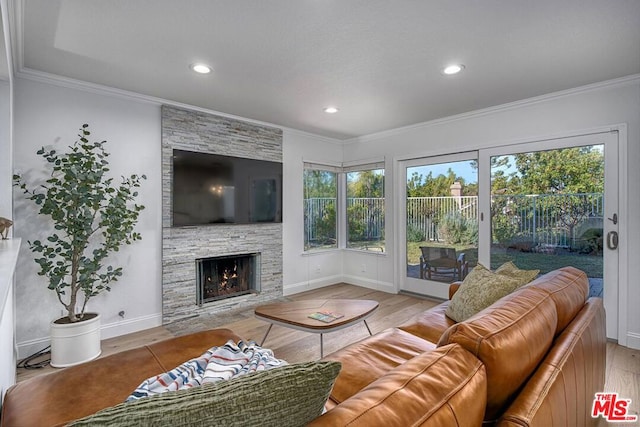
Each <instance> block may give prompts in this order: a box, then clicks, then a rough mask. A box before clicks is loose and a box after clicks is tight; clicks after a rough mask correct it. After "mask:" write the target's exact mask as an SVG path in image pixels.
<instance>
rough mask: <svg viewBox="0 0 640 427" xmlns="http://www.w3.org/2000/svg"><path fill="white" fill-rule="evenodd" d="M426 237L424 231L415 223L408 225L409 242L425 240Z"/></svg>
mask: <svg viewBox="0 0 640 427" xmlns="http://www.w3.org/2000/svg"><path fill="white" fill-rule="evenodd" d="M424 239H425V236H424V231H422V230H421V229H420V228H418V227H416V226H415V225H411V224H410V225H408V226H407V242H423V241H424Z"/></svg>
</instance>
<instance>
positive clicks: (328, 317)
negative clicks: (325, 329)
mask: <svg viewBox="0 0 640 427" xmlns="http://www.w3.org/2000/svg"><path fill="white" fill-rule="evenodd" d="M343 316H344V314H340V313H334V312H332V311H316V312H315V313H311V314H310V315H309V317H310V318H312V319H316V320H319V321H321V322H324V323H331V322H333V321H334V320H336V319H339V318H341V317H343Z"/></svg>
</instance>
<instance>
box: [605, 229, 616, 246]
mask: <svg viewBox="0 0 640 427" xmlns="http://www.w3.org/2000/svg"><path fill="white" fill-rule="evenodd" d="M607 247H608V248H609V249H611V250H615V249H618V232H617V231H610V232H608V233H607Z"/></svg>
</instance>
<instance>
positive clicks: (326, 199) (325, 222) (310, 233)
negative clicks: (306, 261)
mask: <svg viewBox="0 0 640 427" xmlns="http://www.w3.org/2000/svg"><path fill="white" fill-rule="evenodd" d="M339 170H340V169H339V168H336V167H333V166H327V165H317V164H312V163H305V164H304V174H303V178H304V186H303V187H304V188H303V191H304V196H303V198H304V250H305V251H309V250H314V249H332V248H337V247H338V239H337V228H338V227H337V224H338V223H337V198H338V172H339Z"/></svg>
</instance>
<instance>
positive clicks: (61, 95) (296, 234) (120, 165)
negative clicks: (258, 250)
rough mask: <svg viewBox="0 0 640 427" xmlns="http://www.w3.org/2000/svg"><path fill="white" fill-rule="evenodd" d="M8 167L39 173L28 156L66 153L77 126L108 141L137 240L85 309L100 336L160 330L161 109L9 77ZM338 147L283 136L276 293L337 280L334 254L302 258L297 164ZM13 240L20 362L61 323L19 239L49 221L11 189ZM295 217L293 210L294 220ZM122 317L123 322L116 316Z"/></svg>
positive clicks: (323, 157)
mask: <svg viewBox="0 0 640 427" xmlns="http://www.w3.org/2000/svg"><path fill="white" fill-rule="evenodd" d="M15 99H16V114H15V124H14V127H15V144H14V169H15V170H16V171H18V172H20V173H23V174H26V176H27V177H36V176H42V172H41V168H42V166H43V163H42V159H41V158H40V157H39V156H37V155H36V154H35V153H36V150H38V149H39V148H40V147H42V146H43V145H44V146H47V145H54V146H56V147H61V148H64V147H66V145H69V144H71V143H72V142H73V141H75V137H76V135H77V129H78V128H79V127H80V126H81V125H82V124H83V123H89V124H90V129H91V132H92V136H95V137H96V138H97V139H100V140H103V139H104V140H107V149H108V151H109V152H110V153H111V157H110V162H111V167H112V171H113V172H114V175H115V176H119V175H120V174H129V173H140V174H141V173H144V174H146V175H147V177H148V179H147V180H146V181H145V182H144V183H143V187H142V189H141V190H140V199H139V200H140V202H141V203H142V204H144V205H145V207H146V209H145V210H144V211H143V212H142V214H141V217H140V223H139V225H138V230H139V231H140V232H141V233H142V241H139V242H135V243H134V244H133V245H130V246H127V247H125V248H123V249H122V250H121V253H120V254H118V257H117V260H118V261H120V262H121V263H122V266H123V267H124V275H123V277H122V278H121V279H120V280H119V282H117V283H115V284H114V286H113V287H112V291H111V292H110V293H106V294H103V295H101V296H99V297H96V298H95V299H93V300H92V302H90V308H93V309H94V310H95V311H99V312H100V313H101V314H102V316H103V319H102V325H103V327H102V337H103V338H108V337H112V336H118V335H121V334H125V333H129V332H133V331H135V330H140V329H145V328H149V327H153V326H157V325H160V324H161V317H162V300H161V296H162V289H161V287H162V280H161V273H162V261H161V259H162V258H161V251H162V228H161V201H162V193H161V155H160V153H161V135H160V130H161V126H160V117H161V116H160V106H159V104H157V103H151V102H149V103H146V102H142V101H140V100H138V99H134V98H126V97H124V96H116V95H109V94H102V93H98V92H97V91H95V92H89V91H86V90H79V89H71V88H68V87H62V86H58V85H53V84H49V83H42V82H36V81H32V80H26V79H17V80H16V96H15ZM341 157H342V146H341V145H340V144H339V143H337V142H336V141H334V140H331V139H328V138H322V137H317V136H314V135H310V134H307V133H303V132H297V131H285V132H284V136H283V162H284V172H283V173H284V177H283V187H284V193H283V212H284V215H283V228H284V230H285V231H284V236H283V241H284V254H283V257H284V260H283V262H284V274H283V276H284V277H283V279H284V289H285V293H291V292H297V291H300V290H305V289H310V288H311V287H318V286H323V285H327V284H332V283H335V282H339V281H341V280H342V262H341V259H342V258H341V255H340V253H339V252H337V251H333V252H330V253H322V254H317V255H313V256H304V255H302V254H303V234H302V230H303V220H302V215H301V212H302V159H303V158H304V159H305V160H314V161H319V162H322V161H327V162H330V163H336V162H340V161H341ZM13 198H14V203H15V216H16V222H15V225H14V229H15V233H16V236H19V237H22V238H23V247H22V249H21V253H20V258H19V260H18V267H17V271H16V280H17V291H16V298H17V307H16V313H17V319H16V322H17V329H18V330H17V340H18V346H19V350H20V354H19V356H20V357H25V356H28V355H29V354H31V353H33V352H35V351H37V350H40V349H41V348H43V347H45V346H46V345H47V344H48V340H49V329H48V328H49V322H50V321H51V320H53V319H55V318H57V317H60V314H61V312H60V310H61V308H62V306H61V305H60V304H59V303H58V301H57V299H56V298H55V295H54V293H53V292H51V291H49V290H48V289H47V288H46V283H45V280H44V279H43V278H42V277H40V276H38V275H37V265H36V264H35V262H33V254H32V253H31V251H30V250H29V249H28V245H27V244H26V241H27V240H33V239H36V238H41V237H42V236H43V235H44V232H43V230H44V229H45V228H46V227H47V223H46V222H45V221H44V220H43V218H41V217H40V216H39V215H37V213H36V210H35V208H34V206H33V205H31V202H29V201H27V200H25V199H24V197H23V195H22V193H21V192H19V191H17V189H14V191H13ZM297 213H300V214H299V215H298V214H297ZM120 310H124V311H125V313H126V314H125V319H124V320H122V319H121V318H120V317H118V315H117V313H118V312H119V311H120Z"/></svg>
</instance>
